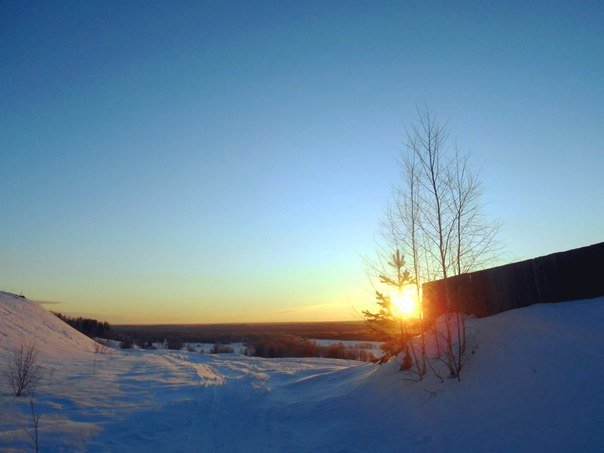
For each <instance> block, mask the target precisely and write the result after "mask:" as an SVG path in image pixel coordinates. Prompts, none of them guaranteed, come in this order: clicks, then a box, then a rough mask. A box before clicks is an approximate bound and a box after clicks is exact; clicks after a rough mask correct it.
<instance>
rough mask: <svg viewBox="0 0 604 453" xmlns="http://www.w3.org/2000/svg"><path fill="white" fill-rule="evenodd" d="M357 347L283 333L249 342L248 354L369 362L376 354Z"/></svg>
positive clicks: (268, 356)
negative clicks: (327, 343)
mask: <svg viewBox="0 0 604 453" xmlns="http://www.w3.org/2000/svg"><path fill="white" fill-rule="evenodd" d="M359 346H363V347H357V348H354V347H353V348H347V347H346V346H345V345H344V344H343V343H334V344H331V345H329V346H320V345H318V344H316V343H315V342H314V341H311V340H307V339H305V338H301V337H298V336H296V335H288V334H282V335H277V336H274V337H267V338H263V339H259V340H256V341H254V342H250V343H248V344H247V354H248V355H253V356H257V357H267V358H273V357H324V358H329V359H348V360H361V361H363V362H369V361H372V360H375V356H374V355H373V353H372V352H371V351H368V350H367V348H366V347H365V346H367V344H360V345H359Z"/></svg>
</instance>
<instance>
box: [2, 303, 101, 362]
mask: <svg viewBox="0 0 604 453" xmlns="http://www.w3.org/2000/svg"><path fill="white" fill-rule="evenodd" d="M23 341H25V342H29V341H33V342H34V343H35V344H36V348H37V350H38V352H39V355H40V358H41V360H46V361H52V362H53V363H56V361H59V362H63V361H67V360H69V359H72V358H75V357H83V356H87V355H88V354H89V353H90V352H93V351H94V341H92V340H91V339H90V338H88V337H87V336H85V335H83V334H82V333H80V332H78V331H77V330H75V329H74V328H72V327H71V326H69V325H67V324H65V323H64V322H63V321H61V320H60V319H58V318H57V317H56V316H55V315H53V314H52V313H50V312H49V311H48V310H46V309H45V308H44V307H42V306H41V305H40V304H38V303H37V302H33V301H31V300H29V299H26V298H24V297H20V296H17V295H15V294H11V293H7V292H4V291H0V357H4V356H6V354H8V353H9V351H12V350H13V349H14V348H15V347H16V346H17V345H19V344H20V343H21V342H23Z"/></svg>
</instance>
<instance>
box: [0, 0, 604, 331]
mask: <svg viewBox="0 0 604 453" xmlns="http://www.w3.org/2000/svg"><path fill="white" fill-rule="evenodd" d="M421 105H428V106H429V107H430V108H431V109H432V110H434V111H435V112H436V113H437V115H438V117H439V119H441V120H442V121H443V122H445V121H446V123H447V126H448V128H449V130H450V132H451V136H452V137H453V139H454V140H455V142H456V143H457V144H458V145H459V146H460V147H461V148H462V150H464V151H466V152H469V153H470V154H471V156H472V157H471V158H472V165H474V166H475V168H476V169H480V175H481V181H482V183H483V186H484V195H483V202H484V205H485V210H486V214H487V216H488V217H489V218H492V219H500V220H501V221H502V222H503V230H502V232H501V235H500V239H501V241H502V242H503V243H504V244H505V253H506V260H507V261H515V260H520V259H527V258H532V257H535V256H540V255H544V254H548V253H553V252H557V251H562V250H567V249H571V248H575V247H581V246H585V245H590V244H593V243H597V242H601V241H603V240H604V234H603V232H604V184H603V182H602V175H604V4H603V3H602V2H599V1H595V2H588V1H577V2H556V1H542V2H539V1H535V2H512V1H505V2H483V1H476V2H434V1H417V2H415V1H400V2H378V1H371V2H312V1H309V2H269V1H245V2H230V1H227V2H201V1H200V2H112V1H103V2H100V1H99V2H87V1H82V2H25V1H24V2H20V1H19V2H17V1H3V2H0V289H3V290H6V291H11V292H15V293H23V294H25V295H26V296H28V297H29V298H32V299H37V300H44V301H53V302H59V303H58V304H56V305H52V306H51V308H52V309H55V310H58V311H62V312H66V313H71V314H77V315H87V316H95V317H99V318H102V319H107V320H109V321H110V322H116V323H172V322H178V323H182V322H191V323H197V322H199V323H205V322H253V321H318V320H347V319H359V312H360V311H361V310H362V309H364V308H366V307H367V306H371V304H373V297H372V291H371V288H370V285H369V283H368V280H367V276H366V274H365V269H364V265H363V259H362V257H363V256H368V257H370V256H371V255H372V254H373V253H375V248H376V240H377V239H376V238H377V237H379V233H380V217H381V216H382V215H383V212H384V210H385V208H386V206H387V204H388V200H389V197H390V194H391V191H392V186H393V184H396V183H397V178H398V177H399V170H398V168H397V157H398V156H399V153H400V152H401V151H402V149H403V146H404V142H405V136H406V130H407V128H408V127H409V125H410V124H411V123H412V122H413V121H415V119H416V116H417V115H416V111H417V106H421Z"/></svg>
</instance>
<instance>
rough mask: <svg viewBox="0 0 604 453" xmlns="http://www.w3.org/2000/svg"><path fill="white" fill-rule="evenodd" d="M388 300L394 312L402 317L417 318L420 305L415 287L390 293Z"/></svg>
mask: <svg viewBox="0 0 604 453" xmlns="http://www.w3.org/2000/svg"><path fill="white" fill-rule="evenodd" d="M390 300H391V301H392V307H393V309H394V311H395V312H398V313H399V314H400V315H401V316H402V317H407V318H419V316H420V304H419V302H418V300H417V293H416V291H415V287H413V286H407V287H405V288H403V290H402V291H401V292H399V291H394V292H392V293H390Z"/></svg>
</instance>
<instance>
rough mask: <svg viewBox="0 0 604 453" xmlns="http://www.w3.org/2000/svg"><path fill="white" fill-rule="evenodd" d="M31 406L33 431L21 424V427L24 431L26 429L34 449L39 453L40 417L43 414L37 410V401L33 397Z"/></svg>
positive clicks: (30, 400) (30, 401)
mask: <svg viewBox="0 0 604 453" xmlns="http://www.w3.org/2000/svg"><path fill="white" fill-rule="evenodd" d="M29 408H30V411H31V424H32V429H31V432H30V430H29V429H27V428H26V427H25V426H23V425H21V424H20V426H21V429H22V430H23V431H25V433H26V434H27V435H28V436H29V438H30V439H31V441H32V443H33V444H34V450H35V451H36V453H38V452H39V451H40V431H39V429H40V418H41V417H42V414H40V413H39V412H38V411H37V410H36V403H35V401H34V399H33V397H32V398H30V399H29Z"/></svg>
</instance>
